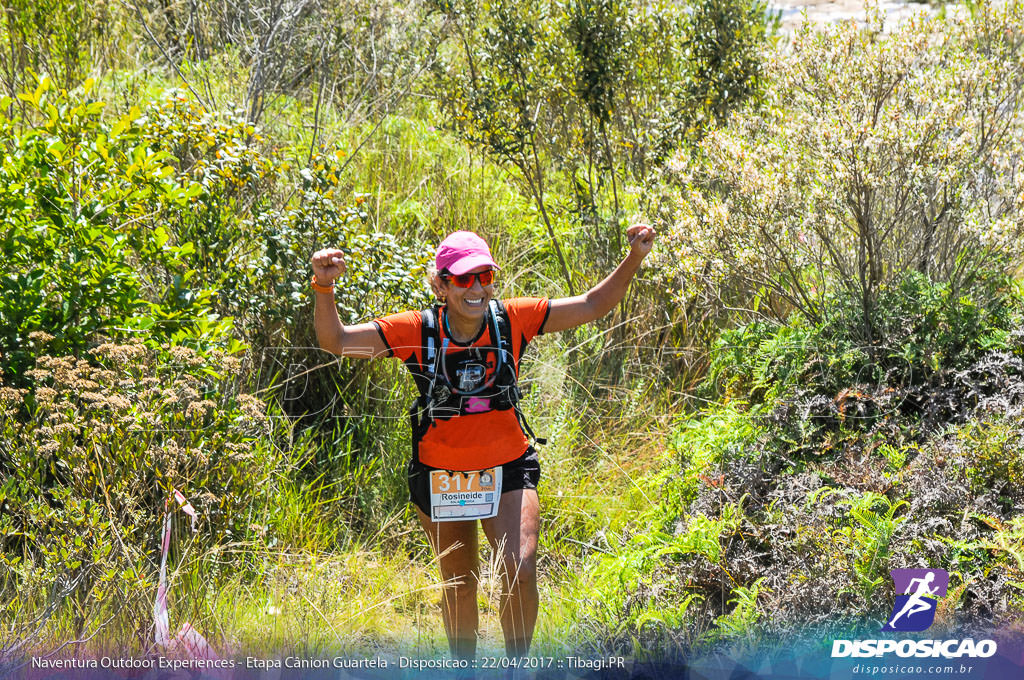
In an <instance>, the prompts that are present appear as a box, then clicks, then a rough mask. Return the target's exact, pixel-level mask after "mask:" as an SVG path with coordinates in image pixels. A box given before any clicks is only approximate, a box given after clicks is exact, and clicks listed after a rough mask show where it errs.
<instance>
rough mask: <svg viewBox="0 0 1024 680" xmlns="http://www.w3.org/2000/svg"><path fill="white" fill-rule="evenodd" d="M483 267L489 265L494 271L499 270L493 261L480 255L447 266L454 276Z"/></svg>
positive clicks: (470, 256) (461, 259) (464, 258)
mask: <svg viewBox="0 0 1024 680" xmlns="http://www.w3.org/2000/svg"><path fill="white" fill-rule="evenodd" d="M483 265H489V266H491V267H494V268H495V269H501V267H499V266H498V265H496V264H495V263H494V260H492V259H491V258H490V257H488V256H487V255H484V254H482V253H481V254H479V255H469V256H467V257H463V258H460V259H459V260H456V261H455V263H454V264H452V265H449V267H448V271H449V272H451V273H452V274H456V275H458V274H465V273H466V272H468V271H469V270H470V269H476V268H477V267H481V266H483Z"/></svg>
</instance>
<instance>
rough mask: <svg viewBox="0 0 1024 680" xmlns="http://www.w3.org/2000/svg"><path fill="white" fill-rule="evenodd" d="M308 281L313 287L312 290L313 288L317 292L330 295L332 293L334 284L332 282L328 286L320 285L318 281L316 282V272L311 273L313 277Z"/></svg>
mask: <svg viewBox="0 0 1024 680" xmlns="http://www.w3.org/2000/svg"><path fill="white" fill-rule="evenodd" d="M309 283H310V285H311V286H312V287H313V290H315V291H316V292H318V293H331V294H332V295H333V294H334V284H333V283H332V284H331V285H329V286H321V285H320V284H319V283H317V282H316V274H313V278H312V279H311V280H310V282H309Z"/></svg>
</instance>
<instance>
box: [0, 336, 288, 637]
mask: <svg viewBox="0 0 1024 680" xmlns="http://www.w3.org/2000/svg"><path fill="white" fill-rule="evenodd" d="M243 370H244V366H243V364H242V362H241V361H240V360H239V359H238V358H237V357H233V356H228V355H225V354H223V353H222V352H219V351H210V352H207V353H199V352H196V351H194V350H192V349H189V348H185V347H180V346H168V347H165V348H162V349H160V350H154V349H151V348H149V347H148V346H146V345H145V344H142V343H141V342H136V343H132V344H124V345H117V344H111V343H107V344H102V345H99V346H98V347H96V348H94V349H93V350H91V351H90V352H89V358H88V359H76V358H75V357H70V356H48V355H44V356H40V357H38V358H37V360H36V364H35V368H33V369H31V370H30V371H29V377H30V378H31V379H32V381H33V386H32V387H31V388H29V389H16V388H12V387H0V480H2V481H0V508H2V512H0V583H3V584H4V586H5V587H4V592H5V594H6V593H7V592H11V591H8V590H7V588H13V589H14V590H13V592H21V593H23V594H24V599H22V600H21V601H20V606H22V607H25V608H28V609H31V608H32V607H33V606H34V604H40V606H45V607H47V608H51V609H50V610H49V611H50V612H51V613H52V611H53V610H54V609H56V608H57V607H58V606H63V605H67V604H68V603H72V604H73V605H74V606H75V607H78V608H80V610H81V611H89V612H95V611H108V612H111V613H112V614H113V613H115V612H116V613H121V614H122V615H127V616H128V617H131V616H132V615H133V614H135V615H137V616H138V618H136V619H135V620H136V621H146V620H150V621H151V619H148V617H146V616H145V615H144V614H145V612H146V610H147V609H148V608H149V607H150V606H151V604H150V602H151V601H150V600H149V599H148V597H142V593H146V592H152V591H151V590H150V588H151V586H152V584H153V583H154V581H155V567H154V565H156V564H158V563H159V553H158V552H157V551H158V550H159V548H160V543H159V536H160V531H161V527H162V523H163V516H164V509H165V503H167V502H170V503H172V504H174V501H173V498H172V496H171V492H172V489H178V490H180V491H181V492H182V493H184V494H185V495H186V497H187V498H188V499H189V500H190V501H191V503H192V505H193V506H194V507H195V509H196V510H197V512H198V514H199V523H198V525H197V527H196V528H197V531H198V533H197V534H196V539H195V540H196V542H197V544H198V545H199V546H203V547H204V552H205V551H206V550H210V551H222V550H223V548H224V547H225V546H227V545H228V544H231V543H233V542H238V541H245V540H247V539H249V538H250V537H253V536H256V537H258V538H263V536H262V535H261V530H260V529H259V528H258V527H259V526H260V525H262V524H263V523H264V522H265V521H266V519H267V518H268V517H269V516H270V515H271V507H272V506H273V504H274V503H275V502H276V500H275V499H276V497H277V496H278V492H279V489H280V487H281V486H282V485H283V484H284V483H285V480H286V478H287V476H288V474H289V472H290V459H289V457H288V456H289V453H288V452H287V451H286V450H285V449H283V448H282V447H280V446H279V445H278V444H279V442H281V441H285V440H286V437H287V436H288V434H289V433H288V429H287V422H286V421H284V420H282V419H279V418H277V419H275V418H273V417H272V416H271V415H270V414H268V412H267V410H268V409H267V406H266V404H265V403H264V402H263V401H261V400H260V399H259V398H258V397H256V396H254V395H251V394H247V393H245V392H244V391H243V388H242V385H241V383H242V378H241V376H242V373H243ZM182 533H183V534H186V533H188V532H187V531H184V532H182ZM239 557H241V556H240V555H236V556H235V557H232V554H231V553H229V552H220V555H219V562H220V564H222V565H223V564H227V563H228V562H232V563H233V564H234V565H235V566H236V567H238V566H240V565H241V564H242V563H241V560H240V559H236V558H239ZM47 590H49V600H48V601H47V602H45V603H36V602H35V599H34V598H35V597H36V596H37V595H38V594H39V593H40V592H46V591H47ZM6 597H7V596H6V595H5V600H4V601H3V603H2V604H3V606H5V607H6V606H7V605H8V602H7V600H6ZM37 614H38V612H37ZM33 618H34V617H33V616H27V615H26V616H24V617H23V618H22V619H21V620H22V621H23V622H24V623H26V625H27V623H28V622H30V621H31V620H32V619H33ZM142 625H143V628H148V625H149V624H142ZM38 632H39V630H28V629H26V630H24V631H22V633H24V635H25V636H28V637H27V638H25V639H24V641H25V642H30V641H31V636H33V635H36V634H38ZM77 632H80V631H77ZM133 632H134V633H140V631H133ZM141 632H142V633H144V631H141Z"/></svg>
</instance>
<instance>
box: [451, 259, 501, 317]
mask: <svg viewBox="0 0 1024 680" xmlns="http://www.w3.org/2000/svg"><path fill="white" fill-rule="evenodd" d="M489 269H491V267H489V266H487V265H482V266H480V267H476V268H474V269H471V270H469V272H468V273H469V274H477V273H479V272H485V271H487V270H489ZM440 289H441V293H442V294H443V295H444V298H445V300H447V302H448V313H449V314H450V315H451V319H450V322H451V323H452V325H453V326H456V327H457V328H459V329H460V330H462V331H463V333H466V331H468V330H469V329H470V328H473V329H477V330H479V328H480V324H481V323H482V322H483V320H484V317H485V316H486V314H487V305H488V304H489V303H490V301H491V298H493V297H494V283H490V284H488V285H486V286H481V285H480V279H479V278H478V277H473V285H472V286H470V287H469V288H461V287H459V286H456V285H455V283H454V282H453V281H451V280H447V279H446V278H445V277H442V278H441V283H440ZM467 334H468V333H467Z"/></svg>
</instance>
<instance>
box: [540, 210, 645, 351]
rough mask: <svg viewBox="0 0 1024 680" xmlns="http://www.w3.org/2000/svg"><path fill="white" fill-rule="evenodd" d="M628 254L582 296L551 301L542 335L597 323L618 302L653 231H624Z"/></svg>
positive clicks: (635, 228)
mask: <svg viewBox="0 0 1024 680" xmlns="http://www.w3.org/2000/svg"><path fill="white" fill-rule="evenodd" d="M626 237H627V238H628V239H629V244H630V248H629V254H628V255H626V259H624V260H623V261H622V262H620V263H619V266H618V267H616V268H615V271H613V272H612V273H611V274H609V275H608V276H606V277H605V279H604V280H603V281H601V283H599V284H597V285H596V286H594V287H593V288H591V289H590V290H588V291H587V292H586V293H584V294H583V295H577V296H575V297H568V298H559V299H557V300H552V301H551V307H550V311H549V312H548V319H547V321H546V322H545V323H544V332H545V333H555V332H557V331H564V330H568V329H570V328H575V327H576V326H581V325H583V324H585V323H590V322H591V321H594V320H596V319H600V318H601V317H602V316H604V315H605V314H607V313H608V312H610V311H611V310H612V308H614V307H615V305H617V304H619V302H621V301H622V298H623V297H625V296H626V289H628V288H629V282H630V281H632V280H633V275H634V274H636V270H637V269H639V268H640V263H641V262H643V260H644V258H645V257H647V253H649V252H651V246H653V245H654V228H653V227H650V226H648V225H646V224H634V225H633V226H631V227H630V228H629V229H628V230H626Z"/></svg>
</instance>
